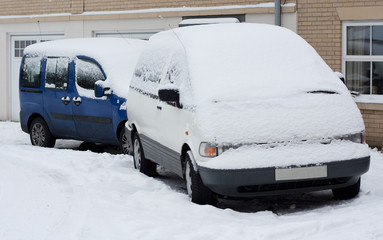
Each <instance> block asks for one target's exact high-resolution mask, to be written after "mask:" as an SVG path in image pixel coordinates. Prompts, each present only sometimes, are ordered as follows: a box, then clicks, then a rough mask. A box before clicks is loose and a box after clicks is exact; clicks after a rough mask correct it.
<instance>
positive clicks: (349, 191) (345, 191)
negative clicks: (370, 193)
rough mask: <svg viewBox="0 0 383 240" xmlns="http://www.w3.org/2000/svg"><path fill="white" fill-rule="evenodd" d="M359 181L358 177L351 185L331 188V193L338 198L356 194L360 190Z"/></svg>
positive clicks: (343, 198) (348, 197)
mask: <svg viewBox="0 0 383 240" xmlns="http://www.w3.org/2000/svg"><path fill="white" fill-rule="evenodd" d="M360 181H361V179H360V178H359V180H358V181H357V182H356V183H355V184H353V185H351V186H348V187H344V188H336V189H333V190H332V193H333V194H334V197H335V198H336V199H339V200H347V199H352V198H354V197H356V196H358V194H359V191H360Z"/></svg>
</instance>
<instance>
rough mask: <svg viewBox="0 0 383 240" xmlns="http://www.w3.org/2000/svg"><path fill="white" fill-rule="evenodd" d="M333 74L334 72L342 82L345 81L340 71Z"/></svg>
mask: <svg viewBox="0 0 383 240" xmlns="http://www.w3.org/2000/svg"><path fill="white" fill-rule="evenodd" d="M335 74H336V76H337V77H338V78H339V79H340V80H341V81H342V82H343V83H345V81H344V75H343V74H342V73H340V72H335Z"/></svg>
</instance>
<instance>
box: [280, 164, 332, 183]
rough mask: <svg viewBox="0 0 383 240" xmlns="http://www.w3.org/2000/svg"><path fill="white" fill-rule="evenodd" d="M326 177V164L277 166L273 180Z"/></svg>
mask: <svg viewBox="0 0 383 240" xmlns="http://www.w3.org/2000/svg"><path fill="white" fill-rule="evenodd" d="M325 177H327V166H326V165H323V166H312V167H296V168H277V169H275V180H276V181H284V180H301V179H313V178H325Z"/></svg>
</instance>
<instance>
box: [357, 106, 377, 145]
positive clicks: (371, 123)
mask: <svg viewBox="0 0 383 240" xmlns="http://www.w3.org/2000/svg"><path fill="white" fill-rule="evenodd" d="M357 104H358V107H359V109H360V112H361V113H362V116H363V120H364V125H365V127H366V141H367V143H368V144H369V145H370V146H372V147H379V148H381V147H382V145H383V104H376V103H357Z"/></svg>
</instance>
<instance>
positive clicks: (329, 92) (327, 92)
mask: <svg viewBox="0 0 383 240" xmlns="http://www.w3.org/2000/svg"><path fill="white" fill-rule="evenodd" d="M307 93H323V94H339V93H338V92H335V91H329V90H315V91H308V92H307Z"/></svg>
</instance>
